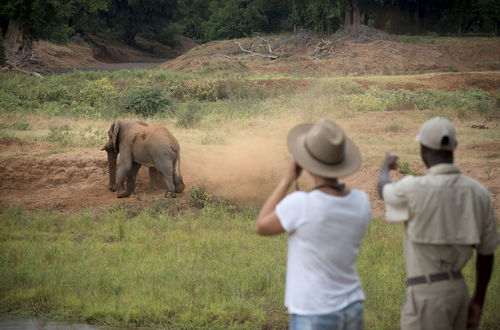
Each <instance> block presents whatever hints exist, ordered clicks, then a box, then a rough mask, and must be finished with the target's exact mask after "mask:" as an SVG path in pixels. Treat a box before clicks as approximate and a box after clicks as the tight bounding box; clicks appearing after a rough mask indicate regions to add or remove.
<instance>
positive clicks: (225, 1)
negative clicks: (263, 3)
mask: <svg viewBox="0 0 500 330" xmlns="http://www.w3.org/2000/svg"><path fill="white" fill-rule="evenodd" d="M209 11H210V17H209V19H208V21H207V22H204V23H203V24H202V27H203V31H204V35H205V38H206V39H207V40H213V39H231V38H240V37H245V36H248V35H250V34H251V33H252V32H260V31H262V30H263V29H264V28H265V26H266V24H267V20H266V17H265V16H264V15H263V14H262V13H261V12H260V11H259V10H258V9H257V7H256V6H255V4H254V3H253V1H250V0H213V1H212V2H211V3H210V6H209Z"/></svg>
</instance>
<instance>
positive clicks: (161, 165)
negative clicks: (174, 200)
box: [155, 159, 177, 197]
mask: <svg viewBox="0 0 500 330" xmlns="http://www.w3.org/2000/svg"><path fill="white" fill-rule="evenodd" d="M155 165H156V168H157V169H158V170H159V171H160V172H161V174H163V178H164V180H165V184H166V185H167V189H166V192H165V196H166V197H177V194H176V193H175V185H174V166H173V162H172V160H171V159H166V160H164V161H162V162H155Z"/></svg>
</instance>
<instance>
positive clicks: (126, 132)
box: [101, 120, 185, 198]
mask: <svg viewBox="0 0 500 330" xmlns="http://www.w3.org/2000/svg"><path fill="white" fill-rule="evenodd" d="M108 137H109V139H108V142H107V143H106V145H105V146H104V147H103V148H102V149H101V150H105V151H106V152H107V155H108V170H109V190H111V191H116V192H117V197H118V198H124V197H129V196H130V195H132V194H133V193H134V190H135V180H136V177H137V172H138V171H139V169H140V168H141V166H146V167H149V178H150V184H151V186H152V187H153V186H154V185H159V184H162V183H164V185H165V187H166V192H165V196H167V197H173V198H174V197H176V196H177V194H178V193H182V192H183V191H184V188H185V185H184V181H183V178H182V175H181V173H180V172H181V170H180V161H181V157H180V146H179V142H178V141H177V139H176V138H175V137H174V136H173V135H172V133H170V131H169V130H167V129H166V128H165V127H163V126H162V125H148V124H147V123H145V122H143V121H138V120H115V121H114V122H113V124H112V125H111V127H110V129H109V130H108ZM117 158H118V169H116V167H117V165H116V164H117ZM177 169H178V170H179V174H177ZM160 174H161V175H160ZM125 179H126V180H127V189H125V186H124V183H125Z"/></svg>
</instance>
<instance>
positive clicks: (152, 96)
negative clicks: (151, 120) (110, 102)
mask: <svg viewBox="0 0 500 330" xmlns="http://www.w3.org/2000/svg"><path fill="white" fill-rule="evenodd" d="M172 105H173V102H172V99H171V97H170V95H169V94H167V93H165V92H164V91H163V90H161V89H160V88H158V87H144V88H140V89H135V90H132V91H129V93H128V94H126V95H125V99H124V101H123V106H124V108H125V109H128V110H132V111H133V112H135V113H136V114H138V115H143V116H146V117H147V116H153V115H156V114H160V113H162V112H165V110H167V109H168V108H170V107H172Z"/></svg>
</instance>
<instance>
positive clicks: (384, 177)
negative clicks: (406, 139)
mask: <svg viewBox="0 0 500 330" xmlns="http://www.w3.org/2000/svg"><path fill="white" fill-rule="evenodd" d="M398 158H399V157H398V156H396V155H392V154H391V153H389V152H386V153H385V159H384V163H383V164H382V168H381V169H380V176H379V178H378V182H377V188H378V195H379V197H380V199H384V196H383V195H382V191H383V189H384V186H385V185H386V184H388V183H391V176H390V174H389V172H390V171H391V170H396V169H397V168H398Z"/></svg>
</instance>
